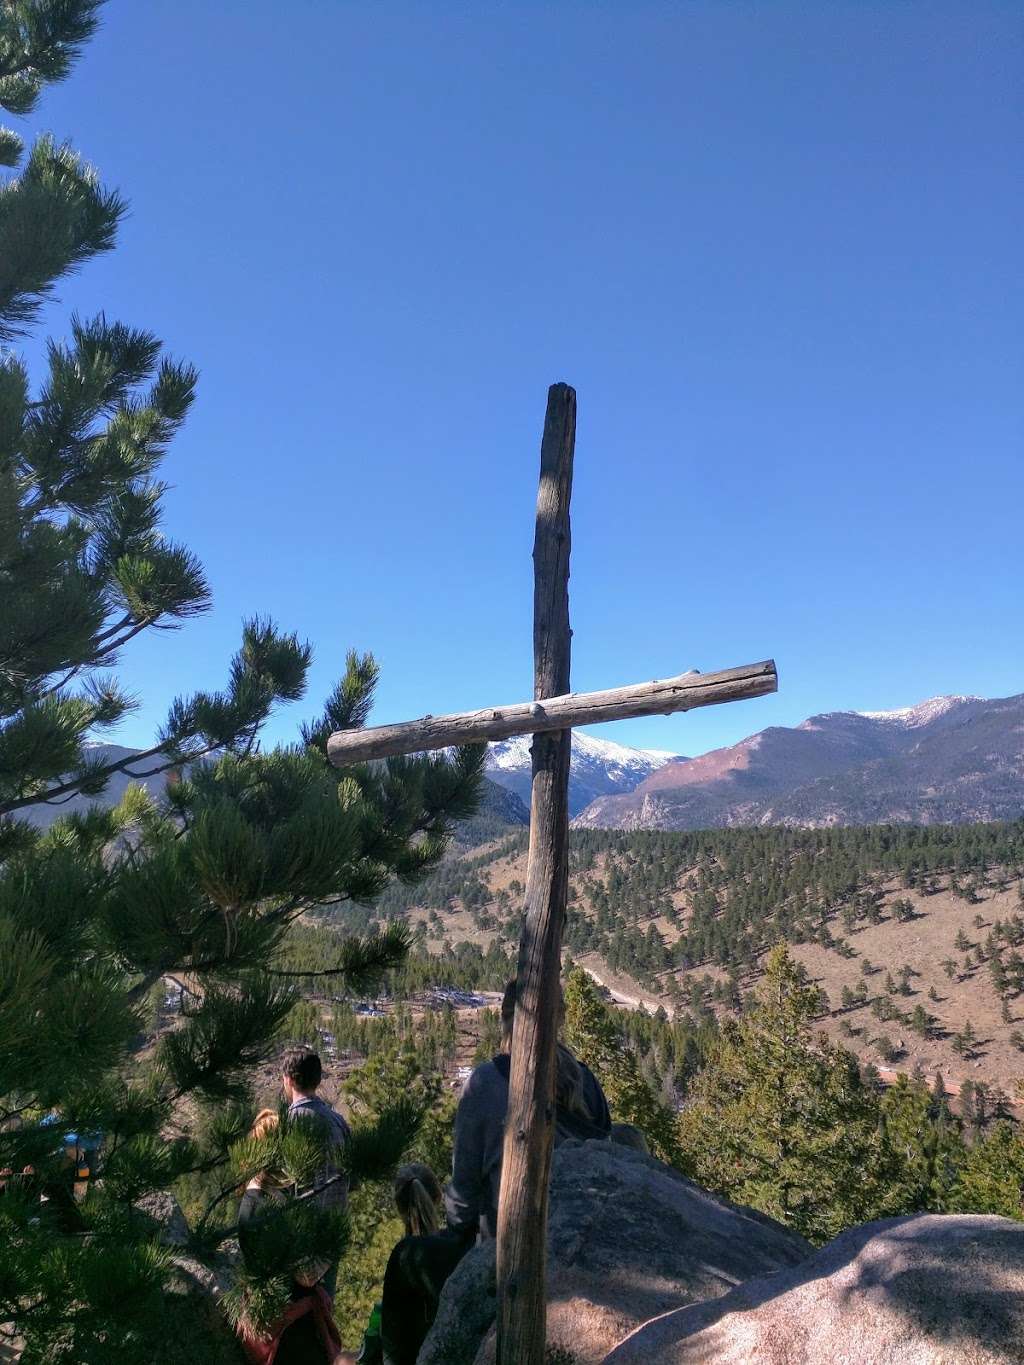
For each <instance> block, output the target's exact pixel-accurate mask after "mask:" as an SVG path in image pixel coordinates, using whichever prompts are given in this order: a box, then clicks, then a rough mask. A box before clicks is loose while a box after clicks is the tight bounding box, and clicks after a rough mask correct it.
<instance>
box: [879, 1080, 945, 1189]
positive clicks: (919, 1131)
mask: <svg viewBox="0 0 1024 1365" xmlns="http://www.w3.org/2000/svg"><path fill="white" fill-rule="evenodd" d="M940 1083H941V1081H940ZM881 1111H882V1124H883V1134H884V1140H885V1141H884V1146H885V1158H886V1166H887V1169H886V1174H885V1180H884V1186H885V1192H884V1200H885V1211H886V1212H887V1213H891V1214H902V1213H944V1212H946V1211H947V1210H948V1209H949V1208H950V1203H951V1197H952V1195H951V1192H952V1187H953V1184H954V1181H955V1179H956V1175H957V1171H958V1169H959V1166H960V1163H961V1161H962V1160H963V1156H964V1142H963V1138H962V1136H961V1132H960V1124H959V1122H958V1121H957V1119H956V1118H955V1117H954V1115H953V1114H952V1113H951V1112H950V1109H949V1104H948V1102H947V1100H946V1098H945V1092H944V1091H941V1092H937V1093H933V1092H932V1091H930V1090H929V1089H928V1087H927V1085H925V1083H924V1082H923V1081H915V1080H908V1079H907V1077H906V1076H899V1077H897V1079H896V1083H895V1085H892V1086H889V1087H888V1088H887V1089H886V1091H885V1092H884V1094H883V1095H882V1099H881Z"/></svg>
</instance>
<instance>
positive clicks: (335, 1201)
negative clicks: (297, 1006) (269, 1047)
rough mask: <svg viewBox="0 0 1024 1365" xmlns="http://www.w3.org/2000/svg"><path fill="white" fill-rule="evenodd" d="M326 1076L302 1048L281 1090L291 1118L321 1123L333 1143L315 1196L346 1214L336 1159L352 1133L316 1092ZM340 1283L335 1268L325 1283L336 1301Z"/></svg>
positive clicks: (292, 1055)
mask: <svg viewBox="0 0 1024 1365" xmlns="http://www.w3.org/2000/svg"><path fill="white" fill-rule="evenodd" d="M322 1076H323V1066H322V1064H321V1062H320V1058H319V1056H318V1055H317V1054H316V1053H315V1052H314V1051H313V1049H312V1048H308V1047H298V1048H293V1049H292V1050H291V1051H290V1052H286V1053H285V1056H284V1061H283V1063H282V1065H281V1089H282V1090H283V1091H284V1094H285V1098H286V1099H287V1101H288V1117H289V1118H291V1119H299V1120H301V1121H303V1122H313V1123H318V1124H320V1125H321V1126H322V1127H323V1129H324V1130H325V1132H326V1134H327V1137H328V1140H329V1148H328V1154H327V1160H326V1161H325V1162H324V1164H323V1166H321V1167H320V1168H319V1170H318V1171H317V1172H316V1174H315V1176H314V1178H313V1186H312V1188H313V1189H314V1190H316V1191H317V1193H316V1194H314V1195H313V1196H312V1197H313V1199H314V1200H315V1201H316V1204H317V1206H318V1207H319V1208H322V1209H340V1210H341V1211H342V1212H344V1210H345V1209H346V1208H347V1207H348V1181H347V1180H346V1178H345V1176H344V1175H343V1174H342V1172H341V1170H340V1169H339V1167H338V1164H337V1162H336V1160H335V1159H334V1157H335V1154H336V1153H337V1152H338V1151H339V1150H340V1149H341V1148H342V1147H344V1145H345V1143H346V1142H347V1141H348V1140H349V1137H350V1136H351V1130H350V1128H349V1126H348V1124H347V1123H346V1122H345V1120H344V1119H343V1118H342V1116H341V1115H340V1114H339V1113H338V1111H337V1110H336V1109H332V1108H331V1106H330V1105H329V1104H328V1103H327V1101H326V1100H322V1099H321V1098H320V1096H319V1095H318V1094H317V1093H316V1090H317V1087H318V1086H319V1084H320V1081H321V1078H322ZM337 1280H338V1267H337V1265H332V1266H330V1267H329V1268H328V1269H327V1271H326V1273H325V1274H324V1276H323V1280H322V1284H323V1286H324V1288H325V1289H326V1290H327V1292H328V1294H330V1296H331V1297H332V1298H333V1297H334V1290H335V1287H336V1285H337Z"/></svg>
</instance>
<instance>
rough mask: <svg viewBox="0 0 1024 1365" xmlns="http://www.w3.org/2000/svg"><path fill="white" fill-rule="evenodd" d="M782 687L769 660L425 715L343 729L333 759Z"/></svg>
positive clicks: (332, 741) (389, 753) (691, 705)
mask: <svg viewBox="0 0 1024 1365" xmlns="http://www.w3.org/2000/svg"><path fill="white" fill-rule="evenodd" d="M778 685H779V680H778V675H777V674H776V671H775V663H774V660H772V659H766V660H765V661H764V662H763V663H758V664H746V665H744V666H743V667H742V668H726V669H723V670H722V671H721V672H719V673H681V674H680V675H679V677H677V678H661V679H655V680H654V681H653V682H645V683H635V684H634V685H633V686H631V687H613V688H609V689H608V690H607V691H605V692H570V693H568V694H567V695H566V696H563V697H548V698H546V699H545V700H544V701H533V702H527V701H524V702H517V703H515V704H514V705H512V706H492V707H487V708H485V709H484V710H482V711H462V712H457V713H456V714H454V715H450V716H423V717H422V719H420V720H411V721H406V722H404V723H403V724H400V725H375V726H372V727H371V728H369V729H366V730H336V731H335V733H334V734H333V735H331V737H330V738H329V739H328V741H327V756H328V758H329V759H330V760H331V762H332V763H333V764H335V766H336V767H339V768H344V767H347V766H348V765H350V764H352V763H365V762H367V761H368V760H369V759H373V758H391V757H393V756H394V755H395V754H416V753H421V752H423V751H424V750H427V749H446V748H448V746H449V745H452V744H473V743H476V742H477V741H479V740H484V739H486V740H496V739H508V738H510V736H512V735H531V734H538V733H540V732H542V731H545V730H566V729H570V728H571V727H573V726H576V725H599V724H601V722H602V721H606V720H628V719H630V718H631V717H634V716H656V715H666V716H667V715H671V714H672V712H673V711H692V710H694V709H695V708H696V707H698V706H717V705H719V704H720V703H721V702H727V701H745V700H746V699H747V698H748V697H763V696H765V695H766V694H767V693H769V692H775V691H776V690H777V689H778Z"/></svg>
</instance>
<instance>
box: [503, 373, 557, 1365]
mask: <svg viewBox="0 0 1024 1365" xmlns="http://www.w3.org/2000/svg"><path fill="white" fill-rule="evenodd" d="M575 439H576V393H575V391H574V390H573V389H571V388H569V386H568V385H567V384H553V385H552V386H551V388H550V389H549V390H548V406H547V413H546V415H545V418H544V436H543V439H542V441H541V457H540V489H539V492H538V494H537V530H536V536H535V539H534V545H533V570H534V587H533V663H534V698H535V700H536V701H537V702H541V701H543V699H544V698H545V697H558V696H563V695H564V694H566V693H568V691H569V654H570V641H571V637H572V632H571V630H570V629H569V551H570V545H571V540H570V531H569V498H570V495H571V493H572V460H573V448H574V445H575ZM571 734H572V732H571V730H554V731H547V732H544V733H538V734H535V735H534V737H533V750H532V753H533V789H532V795H531V800H530V855H529V863H528V867H527V873H526V906H525V911H526V914H525V922H524V925H523V933H522V939H521V941H520V946H519V970H518V981H519V991H518V1003H517V1008H516V1018H515V1029H514V1032H513V1035H512V1070H511V1076H510V1081H509V1098H508V1119H507V1121H506V1126H505V1155H504V1163H503V1166H502V1177H501V1200H500V1204H499V1209H498V1362H499V1365H542V1363H543V1360H544V1351H545V1344H546V1295H545V1279H546V1262H547V1222H548V1177H549V1173H550V1169H551V1145H552V1135H553V1126H552V1125H553V1117H554V1082H555V1045H556V1042H557V1035H558V1025H559V1003H560V992H559V977H560V973H561V946H562V926H563V922H564V919H565V901H566V890H567V885H568V845H569V744H570V737H571Z"/></svg>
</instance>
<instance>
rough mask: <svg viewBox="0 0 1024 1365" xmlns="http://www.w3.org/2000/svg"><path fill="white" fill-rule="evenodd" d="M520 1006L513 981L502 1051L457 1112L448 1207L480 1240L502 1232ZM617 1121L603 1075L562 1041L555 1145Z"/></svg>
mask: <svg viewBox="0 0 1024 1365" xmlns="http://www.w3.org/2000/svg"><path fill="white" fill-rule="evenodd" d="M515 1008H516V983H515V981H510V982H509V983H508V985H507V986H506V987H505V995H504V998H503V1000H502V1002H501V1034H502V1037H501V1051H500V1052H499V1053H498V1055H497V1056H496V1057H494V1058H492V1060H491V1061H489V1062H484V1063H483V1064H482V1065H480V1066H478V1067H477V1068H476V1070H475V1071H474V1072H473V1074H472V1075H471V1076H470V1078H469V1080H468V1081H467V1082H466V1085H465V1088H464V1089H463V1092H462V1097H461V1099H460V1100H459V1107H458V1110H457V1111H456V1115H455V1148H454V1152H453V1156H452V1178H451V1180H450V1181H449V1184H448V1188H447V1189H446V1190H445V1213H446V1216H447V1220H448V1227H449V1228H450V1229H452V1230H453V1231H456V1232H460V1233H461V1234H462V1235H463V1236H464V1237H465V1238H466V1240H467V1241H468V1240H475V1239H476V1237H477V1235H478V1234H479V1236H480V1237H483V1238H489V1237H495V1236H496V1235H497V1229H498V1194H499V1192H500V1189H501V1161H502V1154H503V1149H504V1144H505V1114H506V1112H507V1110H508V1078H509V1066H510V1058H509V1053H510V1051H511V1047H512V1025H513V1022H514V1020H515ZM563 1011H564V1003H563ZM611 1126H612V1122H611V1115H610V1114H609V1112H608V1101H607V1100H606V1099H605V1096H604V1091H603V1090H602V1089H601V1085H600V1082H599V1081H598V1079H597V1077H596V1076H595V1075H594V1073H593V1072H592V1071H591V1070H590V1069H589V1068H588V1067H586V1066H584V1064H583V1063H582V1062H581V1061H579V1060H578V1059H577V1058H576V1057H574V1056H573V1054H572V1053H571V1052H570V1051H569V1049H568V1048H567V1047H565V1046H564V1044H562V1043H559V1044H558V1056H557V1073H556V1077H555V1146H556V1147H557V1146H558V1144H559V1143H561V1142H564V1141H565V1140H566V1139H567V1138H580V1139H584V1140H585V1139H588V1138H601V1139H607V1138H609V1137H610V1135H611Z"/></svg>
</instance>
